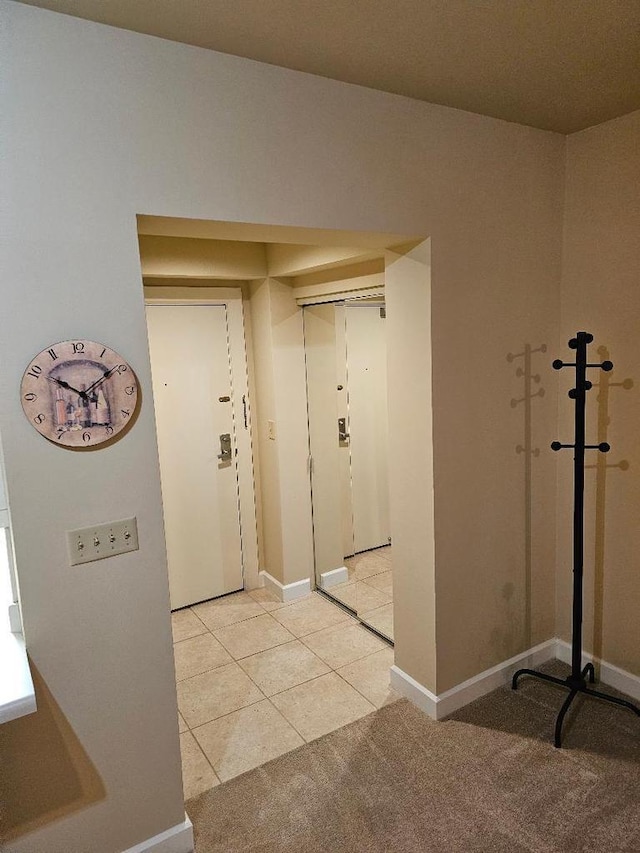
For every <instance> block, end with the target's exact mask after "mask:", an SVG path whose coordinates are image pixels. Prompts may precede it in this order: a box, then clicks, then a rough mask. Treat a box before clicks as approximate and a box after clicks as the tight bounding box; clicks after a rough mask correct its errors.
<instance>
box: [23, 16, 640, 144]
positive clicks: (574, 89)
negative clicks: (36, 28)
mask: <svg viewBox="0 0 640 853" xmlns="http://www.w3.org/2000/svg"><path fill="white" fill-rule="evenodd" d="M22 1H23V2H26V3H27V4H28V5H31V6H41V7H43V8H47V9H53V10H55V11H58V12H63V13H66V14H69V15H75V16H77V17H80V18H86V19H88V20H92V21H98V22H101V23H105V24H110V25H112V26H115V27H121V28H124V29H128V30H134V31H136V32H140V33H148V34H151V35H155V36H160V37H161V38H166V39H171V40H172V41H178V42H183V43H185V44H191V45H197V46H200V47H204V48H210V49H212V50H218V51H222V52H223V53H230V54H234V55H236V56H243V57H247V58H250V59H256V60H259V61H261V62H268V63H271V64H272V65H279V66H282V67H285V68H292V69H295V70H298V71H306V72H309V73H311V74H318V75H320V76H322V77H329V78H332V79H335V80H342V81H345V82H348V83H357V84H360V85H362V86H368V87H370V88H373V89H380V90H382V91H385V92H394V93H397V94H400V95H407V96H408V97H411V98H417V99H419V100H423V101H429V102H431V103H435V104H444V105H446V106H450V107H456V108H458V109H463V110H470V111H471V112H475V113H481V114H483V115H488V116H494V117H495V118H501V119H505V120H506V121H512V122H518V123H520V124H526V125H531V126H533V127H538V128H542V129H545V130H554V131H557V132H560V133H573V132H575V131H578V130H582V129H583V128H585V127H590V126H592V125H595V124H600V123H601V122H603V121H607V120H609V119H611V118H616V117H617V116H621V115H625V114H626V113H629V112H632V111H634V110H637V109H640V2H639V0H394V2H393V3H391V2H383V0H22Z"/></svg>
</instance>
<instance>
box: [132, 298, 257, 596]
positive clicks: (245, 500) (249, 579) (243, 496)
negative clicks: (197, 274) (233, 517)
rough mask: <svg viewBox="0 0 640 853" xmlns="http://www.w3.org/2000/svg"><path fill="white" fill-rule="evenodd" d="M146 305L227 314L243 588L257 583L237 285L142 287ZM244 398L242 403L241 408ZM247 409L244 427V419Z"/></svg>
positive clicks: (252, 483)
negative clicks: (218, 307) (221, 310)
mask: <svg viewBox="0 0 640 853" xmlns="http://www.w3.org/2000/svg"><path fill="white" fill-rule="evenodd" d="M144 302H145V305H170V306H174V307H176V306H179V305H188V306H190V307H195V306H199V305H200V306H202V307H210V306H212V305H222V306H224V307H225V309H226V314H227V333H228V345H229V361H230V368H231V387H232V395H233V418H234V428H235V443H236V448H237V450H238V456H237V472H238V512H239V516H240V542H241V550H242V576H243V582H244V589H246V590H248V589H256V588H257V587H259V586H260V582H259V581H260V578H259V566H258V527H257V518H256V494H255V473H254V472H255V469H254V458H253V435H252V424H251V398H250V395H249V373H248V358H247V345H246V336H245V315H244V304H243V296H242V288H240V287H198V288H194V287H180V286H174V285H171V286H166V287H163V286H162V285H150V286H147V285H145V286H144ZM243 399H244V402H245V406H244V407H243V402H242V401H243ZM244 412H246V426H245V421H244Z"/></svg>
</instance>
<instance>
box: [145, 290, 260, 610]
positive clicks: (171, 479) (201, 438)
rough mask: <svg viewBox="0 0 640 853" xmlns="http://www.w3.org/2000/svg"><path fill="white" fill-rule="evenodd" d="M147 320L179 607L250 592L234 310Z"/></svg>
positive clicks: (173, 591) (155, 309)
mask: <svg viewBox="0 0 640 853" xmlns="http://www.w3.org/2000/svg"><path fill="white" fill-rule="evenodd" d="M147 323H148V330H149V348H150V352H151V368H152V374H153V395H154V400H155V410H156V428H157V434H158V452H159V457H160V475H161V480H162V500H163V507H164V525H165V537H166V543H167V558H168V563H169V588H170V596H171V608H172V609H173V610H175V609H177V608H180V607H185V606H187V605H189V604H194V603H195V602H198V601H204V600H206V599H209V598H214V597H216V596H219V595H224V594H225V593H228V592H234V591H235V590H238V589H242V588H243V570H242V545H241V535H240V517H239V506H238V472H237V459H236V440H235V434H234V410H233V393H232V373H231V364H230V355H229V333H228V324H227V310H226V307H225V306H224V305H149V306H147ZM224 435H228V436H229V439H230V451H231V452H230V458H228V459H219V458H218V454H219V453H221V449H222V443H221V438H220V437H221V436H224Z"/></svg>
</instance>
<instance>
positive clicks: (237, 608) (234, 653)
mask: <svg viewBox="0 0 640 853" xmlns="http://www.w3.org/2000/svg"><path fill="white" fill-rule="evenodd" d="M172 625H173V639H174V655H175V663H176V680H177V690H178V707H179V710H180V714H179V725H180V746H181V752H182V765H183V784H184V796H185V800H186V799H189V798H190V797H193V796H195V795H197V794H199V793H202V792H203V791H206V790H208V789H209V788H212V787H214V786H216V785H218V784H219V783H220V782H226V781H227V780H229V779H232V778H233V777H235V776H238V775H240V774H241V773H244V772H246V771H247V770H251V769H253V768H255V767H258V766H260V765H261V764H264V763H266V762H267V761H270V760H271V759H273V758H276V757H278V756H280V755H283V754H284V753H286V752H289V751H291V750H293V749H296V748H297V747H299V746H302V745H303V744H304V743H308V742H309V741H312V740H315V739H316V738H318V737H321V736H322V735H325V734H327V733H329V732H331V731H334V730H335V729H338V728H341V727H342V726H344V725H346V724H348V723H351V722H353V721H354V720H357V719H359V718H361V717H364V716H366V715H367V714H369V713H371V712H372V711H374V710H375V709H376V708H380V707H382V706H383V705H385V704H388V703H389V702H392V701H394V700H395V699H396V698H397V695H396V694H395V693H394V692H393V691H392V690H391V689H390V688H389V668H390V667H391V665H392V664H393V649H392V648H390V647H389V646H388V645H387V644H386V643H384V642H383V641H382V640H380V639H379V638H378V637H376V636H375V635H373V634H372V633H371V632H369V631H367V630H366V629H365V628H363V627H362V626H361V625H360V624H359V623H358V622H357V620H355V619H353V618H352V617H350V616H349V615H348V614H347V613H346V612H345V611H343V610H342V609H341V608H339V607H337V606H336V605H333V604H331V603H330V602H328V601H326V600H325V599H323V598H322V597H321V596H319V595H317V594H316V593H311V594H310V595H308V596H306V597H305V598H303V599H298V600H296V601H294V602H291V603H286V604H285V603H282V602H280V601H278V600H277V599H276V598H275V596H273V595H272V594H271V593H270V592H269V591H267V590H265V589H257V590H252V591H251V592H239V593H234V594H233V595H229V596H225V597H223V598H219V599H214V600H212V601H208V602H204V603H202V604H198V605H195V606H193V607H190V608H185V609H183V610H179V611H177V612H174V613H173V614H172Z"/></svg>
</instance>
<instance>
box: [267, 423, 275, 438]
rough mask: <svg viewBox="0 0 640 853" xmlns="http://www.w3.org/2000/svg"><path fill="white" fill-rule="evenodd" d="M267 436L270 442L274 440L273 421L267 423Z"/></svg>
mask: <svg viewBox="0 0 640 853" xmlns="http://www.w3.org/2000/svg"><path fill="white" fill-rule="evenodd" d="M267 435H268V436H269V438H270V439H271V441H275V440H276V422H275V421H267Z"/></svg>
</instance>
